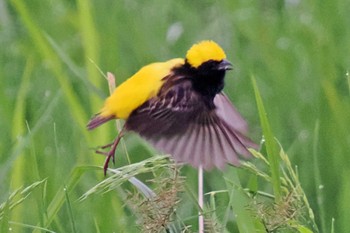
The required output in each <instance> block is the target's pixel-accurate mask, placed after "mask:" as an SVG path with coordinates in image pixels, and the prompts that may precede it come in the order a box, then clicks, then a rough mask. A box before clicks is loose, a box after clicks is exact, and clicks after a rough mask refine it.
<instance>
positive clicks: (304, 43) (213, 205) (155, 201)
mask: <svg viewBox="0 0 350 233" xmlns="http://www.w3.org/2000/svg"><path fill="white" fill-rule="evenodd" d="M349 12H350V2H349V1H347V0H335V1H332V0H324V1H312V0H310V1H298V0H289V1H280V0H279V1H252V0H249V1H237V0H235V1H230V0H226V1H220V2H218V1H209V0H206V1H185V0H178V1H162V2H161V1H155V0H150V1H134V0H117V1H97V0H85V1H84V0H77V1H67V0H56V1H38V0H37V1H24V0H9V1H5V0H0V46H1V47H0V48H1V49H0V63H1V68H0V80H1V85H0V106H1V107H0V119H1V121H0V128H1V130H0V138H1V143H0V232H7V231H9V230H11V231H12V232H140V231H143V232H154V231H155V230H154V229H156V230H158V231H159V232H164V231H165V230H167V231H168V232H180V231H183V232H197V231H198V212H201V214H203V215H204V217H205V227H206V229H207V231H208V232H241V233H242V232H249V233H250V232H301V233H305V232H306V233H308V232H337V233H338V232H348V229H350V222H349V221H348V218H349V216H350V199H349V194H350V183H349V180H348V179H349V178H348V177H349V176H350V172H349V171H350V160H349V159H348V156H349V153H350V133H349V132H350V124H349V123H348V122H349V118H350V76H349V69H350V68H349V67H350V65H349V64H350V56H349V55H350V43H349V41H350V27H349V26H348V25H350V18H349V17H348V14H349ZM203 39H213V40H215V41H217V42H218V43H219V44H220V45H222V47H223V48H224V49H225V51H226V53H227V55H228V59H229V60H230V61H231V62H232V63H233V64H234V70H233V71H231V72H230V73H228V75H227V79H226V87H225V92H226V93H227V94H228V95H229V96H230V99H231V100H232V101H233V102H234V103H235V105H236V106H237V108H238V109H239V110H240V112H241V113H242V115H244V116H245V118H246V119H247V121H248V122H249V125H250V136H251V137H252V138H253V139H254V140H255V141H256V142H258V143H260V144H261V149H260V150H259V151H252V152H253V153H254V155H255V158H254V159H252V160H250V161H247V162H245V163H243V166H242V167H241V168H234V167H228V168H227V169H226V170H224V171H218V170H213V171H210V172H205V173H204V187H203V189H204V193H205V196H204V199H205V206H204V208H203V209H201V208H199V206H198V202H197V171H196V170H195V169H193V168H191V167H188V166H184V167H182V168H181V169H180V168H178V167H177V166H175V165H174V163H173V162H172V161H171V160H169V159H168V158H167V157H166V156H163V155H158V154H157V152H156V151H154V150H153V149H152V148H151V147H150V146H149V145H148V144H147V143H146V142H144V141H143V140H142V139H140V138H139V137H138V136H136V135H133V134H129V135H127V136H126V137H125V139H124V140H123V141H122V143H121V144H120V146H119V148H118V150H117V156H116V164H115V166H111V169H110V170H109V172H110V173H109V175H108V176H107V177H106V178H105V177H104V176H103V170H102V168H101V166H102V164H103V162H104V157H103V156H102V155H97V154H95V153H94V150H95V149H96V147H98V146H101V145H104V144H106V143H108V142H110V141H112V140H113V138H114V137H115V136H116V132H117V131H116V127H115V124H114V123H108V125H106V126H104V127H101V128H99V129H96V130H95V131H93V132H88V131H87V130H86V127H85V126H86V123H87V121H88V119H89V118H90V117H91V116H92V115H93V114H94V113H96V112H97V111H98V110H99V108H100V107H101V105H102V103H103V99H104V98H105V97H106V96H107V95H108V93H109V91H108V85H107V81H106V80H105V77H104V76H105V74H106V73H107V72H108V71H109V72H112V73H114V74H115V76H116V83H117V84H119V83H121V82H122V81H123V80H125V79H126V78H128V77H129V76H130V75H131V74H133V73H134V72H135V71H137V69H138V68H139V67H141V66H143V65H145V64H147V63H149V62H153V61H162V60H167V59H169V58H173V57H183V56H184V54H185V52H186V50H187V49H188V48H189V47H190V46H191V45H192V44H193V43H195V42H197V41H199V40H203ZM120 123H122V122H119V124H120ZM117 168H118V169H117ZM157 210H158V211H157Z"/></svg>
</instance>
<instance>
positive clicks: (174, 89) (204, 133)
mask: <svg viewBox="0 0 350 233" xmlns="http://www.w3.org/2000/svg"><path fill="white" fill-rule="evenodd" d="M204 98H205V97H203V96H202V95H200V94H198V93H197V92H195V91H194V90H193V89H192V84H191V82H190V81H189V80H180V79H179V82H178V83H176V82H175V83H172V84H171V85H169V88H166V87H165V90H163V91H162V90H161V92H160V94H158V96H156V97H154V98H152V99H150V100H149V101H147V102H146V103H144V104H143V105H142V106H141V107H139V108H138V109H136V110H135V111H134V112H133V113H132V114H131V115H130V116H129V118H128V120H127V121H126V125H125V126H126V129H127V130H131V131H135V132H137V133H139V134H140V135H141V136H142V137H144V138H145V139H146V140H148V141H149V142H150V143H152V144H153V145H154V147H155V148H157V149H159V150H160V151H162V152H165V153H169V154H171V155H172V156H173V157H174V159H175V160H176V161H177V162H183V163H189V164H191V165H192V166H194V167H199V166H202V167H203V168H205V169H210V168H212V167H218V168H223V167H224V165H225V164H226V163H230V164H233V165H237V166H238V165H239V155H240V156H243V157H244V158H248V157H249V156H250V152H249V151H248V150H247V147H250V146H254V145H255V144H254V143H253V142H252V141H251V140H249V139H248V138H247V137H245V136H244V133H245V131H246V123H245V121H244V120H243V118H242V117H241V116H240V114H239V113H238V112H237V110H235V108H234V107H233V106H232V104H231V103H230V101H229V100H228V99H227V97H226V96H225V95H223V94H221V93H220V94H218V95H216V97H215V99H214V101H212V100H209V99H204Z"/></svg>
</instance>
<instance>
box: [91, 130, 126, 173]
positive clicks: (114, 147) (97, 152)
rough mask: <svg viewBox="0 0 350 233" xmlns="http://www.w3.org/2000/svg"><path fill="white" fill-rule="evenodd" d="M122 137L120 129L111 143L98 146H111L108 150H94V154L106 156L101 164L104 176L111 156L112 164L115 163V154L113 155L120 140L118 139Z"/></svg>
mask: <svg viewBox="0 0 350 233" xmlns="http://www.w3.org/2000/svg"><path fill="white" fill-rule="evenodd" d="M122 137H123V130H122V131H120V133H119V134H118V136H117V137H116V139H115V140H114V141H113V142H112V143H110V144H107V145H104V146H101V147H100V149H106V148H111V149H110V150H109V151H108V152H106V151H102V150H96V151H95V152H96V154H101V155H104V156H106V160H105V163H104V165H103V172H104V175H105V176H106V174H107V169H108V164H109V161H110V160H111V158H112V161H113V164H114V163H115V156H114V154H115V151H116V149H117V146H118V144H119V142H120V139H121V138H122Z"/></svg>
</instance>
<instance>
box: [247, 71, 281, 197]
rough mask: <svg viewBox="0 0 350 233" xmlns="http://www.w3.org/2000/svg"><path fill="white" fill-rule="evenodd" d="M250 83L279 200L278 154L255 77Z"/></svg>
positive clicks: (273, 184) (274, 187) (273, 183)
mask: <svg viewBox="0 0 350 233" xmlns="http://www.w3.org/2000/svg"><path fill="white" fill-rule="evenodd" d="M252 83H253V88H254V93H255V99H256V103H257V106H258V112H259V117H260V124H261V127H262V131H263V134H264V140H265V145H266V151H267V158H268V161H269V164H270V172H271V178H272V186H273V193H274V195H275V197H276V201H277V202H279V201H281V197H282V195H281V180H280V170H279V163H280V162H279V160H280V158H279V155H278V151H277V145H276V141H275V138H274V135H273V133H272V129H271V127H270V123H269V120H268V118H267V113H266V111H265V107H264V104H263V101H262V98H261V95H260V92H259V89H258V85H257V83H256V81H255V78H254V77H252Z"/></svg>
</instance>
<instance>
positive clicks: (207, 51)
mask: <svg viewBox="0 0 350 233" xmlns="http://www.w3.org/2000/svg"><path fill="white" fill-rule="evenodd" d="M225 58H226V54H225V52H224V50H222V48H221V47H220V46H219V45H218V44H217V43H215V42H214V41H211V40H205V41H201V42H199V43H197V44H194V45H193V46H192V47H191V48H190V49H189V50H188V51H187V54H186V59H187V61H188V63H189V64H190V65H191V66H192V67H194V68H198V67H199V66H200V65H201V64H203V63H204V62H206V61H209V60H214V61H222V60H223V59H225Z"/></svg>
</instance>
